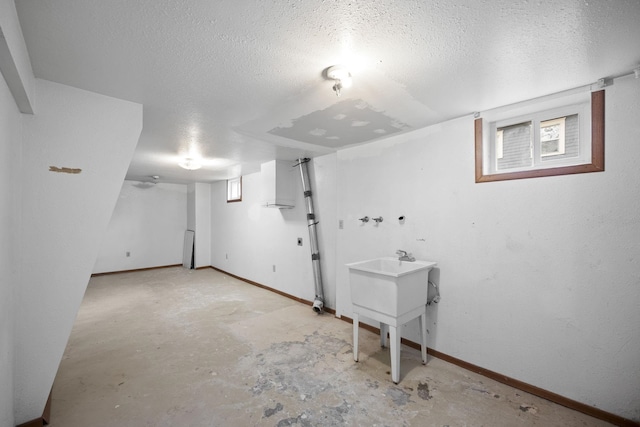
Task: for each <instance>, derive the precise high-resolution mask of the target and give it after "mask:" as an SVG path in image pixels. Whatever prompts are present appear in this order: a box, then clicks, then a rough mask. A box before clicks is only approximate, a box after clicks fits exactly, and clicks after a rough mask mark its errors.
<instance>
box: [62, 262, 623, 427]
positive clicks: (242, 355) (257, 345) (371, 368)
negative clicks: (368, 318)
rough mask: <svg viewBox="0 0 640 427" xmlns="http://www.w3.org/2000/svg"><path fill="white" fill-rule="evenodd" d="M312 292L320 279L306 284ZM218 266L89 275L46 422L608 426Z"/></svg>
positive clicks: (79, 425)
mask: <svg viewBox="0 0 640 427" xmlns="http://www.w3.org/2000/svg"><path fill="white" fill-rule="evenodd" d="M310 286H312V284H310ZM351 338H352V330H351V324H349V323H347V322H343V321H341V320H339V319H336V318H335V317H333V316H332V315H328V314H325V315H322V316H319V315H317V314H315V313H314V312H313V310H312V309H311V308H310V307H309V306H306V305H302V304H299V303H297V302H295V301H292V300H289V299H287V298H284V297H281V296H279V295H277V294H275V293H272V292H269V291H266V290H263V289H260V288H257V287H255V286H252V285H249V284H246V283H244V282H242V281H238V280H236V279H233V278H231V277H228V276H226V275H224V274H221V273H219V272H216V271H214V270H211V269H204V270H198V271H193V270H192V271H189V270H185V269H182V268H169V269H158V270H150V271H143V272H135V273H122V274H115V275H108V276H99V277H94V278H92V279H91V282H90V283H89V287H88V289H87V292H86V294H85V297H84V301H83V303H82V306H81V308H80V312H79V314H78V318H77V320H76V323H75V326H74V328H73V332H72V334H71V337H70V339H69V343H68V345H67V349H66V351H65V354H64V357H63V360H62V363H61V365H60V369H59V371H58V375H57V377H56V380H55V383H54V387H53V394H52V412H51V426H53V427H87V426H118V427H122V426H136V427H138V426H180V427H183V426H290V425H300V426H338V425H350V426H365V425H366V426H531V425H538V426H605V425H610V424H608V423H605V422H603V421H600V420H597V419H594V418H591V417H589V416H587V415H584V414H581V413H579V412H575V411H572V410H570V409H567V408H564V407H562V406H559V405H555V404H553V403H551V402H548V401H546V400H544V399H541V398H538V397H535V396H532V395H530V394H527V393H525V392H522V391H520V390H517V389H514V388H511V387H508V386H506V385H503V384H500V383H498V382H495V381H493V380H490V379H488V378H485V377H482V376H480V375H477V374H474V373H472V372H469V371H466V370H464V369H461V368H459V367H457V366H454V365H451V364H449V363H447V362H444V361H442V360H439V359H436V358H432V357H430V359H429V362H428V364H427V365H426V366H424V365H422V364H421V362H420V354H419V352H418V351H417V350H414V349H412V348H409V347H405V346H403V347H402V361H401V382H400V383H399V384H398V385H395V384H393V383H392V382H391V378H390V375H389V353H388V350H387V349H381V348H380V347H379V338H378V336H377V335H375V334H373V333H371V332H369V331H366V330H361V333H360V341H361V344H360V361H359V362H358V363H355V362H354V361H353V359H352V346H351Z"/></svg>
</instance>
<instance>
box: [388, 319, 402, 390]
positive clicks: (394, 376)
mask: <svg viewBox="0 0 640 427" xmlns="http://www.w3.org/2000/svg"><path fill="white" fill-rule="evenodd" d="M400 330H401V326H398V327H396V326H389V336H390V338H391V381H393V382H394V383H395V384H398V382H399V381H400V335H401V334H400Z"/></svg>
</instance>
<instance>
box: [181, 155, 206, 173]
mask: <svg viewBox="0 0 640 427" xmlns="http://www.w3.org/2000/svg"><path fill="white" fill-rule="evenodd" d="M178 165H179V166H180V167H181V168H183V169H187V170H190V171H194V170H197V169H200V168H201V167H202V165H201V164H200V162H198V161H197V160H195V159H192V158H190V157H187V158H186V159H184V160H182V161H181V162H179V163H178Z"/></svg>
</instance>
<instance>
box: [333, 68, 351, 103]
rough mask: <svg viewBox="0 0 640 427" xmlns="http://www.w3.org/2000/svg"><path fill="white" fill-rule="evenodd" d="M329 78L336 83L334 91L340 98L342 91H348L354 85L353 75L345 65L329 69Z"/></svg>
mask: <svg viewBox="0 0 640 427" xmlns="http://www.w3.org/2000/svg"><path fill="white" fill-rule="evenodd" d="M327 78H329V79H331V80H333V81H334V84H333V88H332V89H333V90H334V91H335V93H336V95H337V96H340V92H341V91H342V89H348V88H350V87H351V85H352V83H353V82H352V80H351V73H350V72H349V70H348V69H347V67H345V66H344V65H334V66H332V67H329V68H327Z"/></svg>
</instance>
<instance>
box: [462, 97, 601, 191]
mask: <svg viewBox="0 0 640 427" xmlns="http://www.w3.org/2000/svg"><path fill="white" fill-rule="evenodd" d="M482 125H483V119H482V118H477V119H476V120H475V121H474V139H475V178H476V183H481V182H493V181H507V180H513V179H525V178H540V177H544V176H557V175H571V174H578V173H589V172H603V171H604V90H599V91H595V92H591V159H590V162H589V159H587V163H584V164H579V165H571V166H558V167H549V168H543V169H529V170H521V171H516V172H501V173H486V174H485V173H484V164H483V162H484V153H485V141H484V140H483V129H482ZM538 131H539V130H538ZM494 142H495V140H494V141H487V142H486V143H488V144H493V143H494ZM493 145H495V144H493ZM489 148H491V145H490V146H489Z"/></svg>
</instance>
